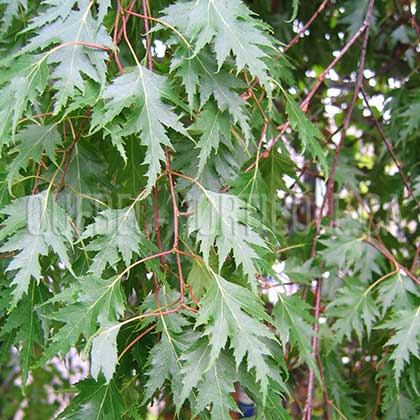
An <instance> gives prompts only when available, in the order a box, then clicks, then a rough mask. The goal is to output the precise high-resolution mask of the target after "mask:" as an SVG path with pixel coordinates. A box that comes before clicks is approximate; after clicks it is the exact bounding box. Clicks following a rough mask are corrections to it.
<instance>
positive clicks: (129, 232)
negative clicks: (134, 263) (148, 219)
mask: <svg viewBox="0 0 420 420" xmlns="http://www.w3.org/2000/svg"><path fill="white" fill-rule="evenodd" d="M88 238H94V239H93V240H91V241H90V242H89V243H88V245H87V246H86V247H85V249H86V250H87V251H95V252H96V254H95V256H94V258H93V261H92V264H91V266H90V268H89V272H90V273H94V274H96V275H98V276H101V275H102V273H103V271H104V270H105V268H106V267H107V265H110V266H111V267H113V268H114V269H115V267H116V264H117V263H118V262H119V261H120V260H121V259H122V260H123V261H124V263H125V265H126V266H128V265H129V264H130V262H131V259H132V256H133V254H138V253H139V245H140V244H141V243H142V241H143V240H144V236H143V235H142V233H141V232H140V229H139V226H138V222H137V218H136V214H135V210H134V208H133V207H127V208H124V209H116V210H111V209H108V210H104V211H102V212H100V213H99V214H98V215H97V216H96V217H95V221H94V222H93V223H92V224H90V225H89V226H87V227H86V229H85V230H84V232H83V234H82V236H81V239H88Z"/></svg>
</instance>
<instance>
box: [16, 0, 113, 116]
mask: <svg viewBox="0 0 420 420" xmlns="http://www.w3.org/2000/svg"><path fill="white" fill-rule="evenodd" d="M73 3H74V2H73ZM79 3H80V4H79V6H80V10H77V11H71V12H69V11H68V8H67V7H62V9H60V11H57V13H55V14H57V15H59V16H62V15H63V16H65V18H62V17H57V19H56V20H55V21H54V22H52V23H50V24H46V25H43V26H42V27H41V29H40V30H39V33H38V35H37V36H36V37H34V38H33V39H32V40H31V41H30V42H29V44H28V45H27V46H26V47H25V48H23V50H22V51H21V53H27V52H31V51H34V50H36V49H39V48H40V49H45V48H47V47H49V46H50V45H51V44H57V43H58V44H60V46H59V47H57V48H54V49H50V51H48V53H47V55H45V57H46V59H47V60H48V62H49V63H52V64H55V67H54V70H53V72H52V74H51V77H52V79H53V80H55V82H54V84H53V87H54V89H55V90H56V91H57V92H56V94H55V100H56V102H55V105H54V112H55V113H58V112H59V111H60V110H61V109H62V107H63V106H65V105H66V104H67V101H68V99H69V98H72V97H74V96H75V95H76V93H77V90H79V91H80V92H82V93H83V92H84V91H85V81H84V79H83V77H82V76H83V75H86V76H88V77H90V78H91V79H92V80H95V81H96V82H98V83H100V84H101V85H102V86H103V85H104V84H105V75H106V61H107V59H108V53H107V51H104V50H101V49H98V48H92V47H88V46H85V45H80V44H79V45H78V44H77V43H87V44H90V45H99V46H101V47H104V48H109V49H112V48H113V42H112V39H111V37H110V36H109V35H108V33H107V32H106V30H105V28H104V27H103V26H102V25H99V24H98V22H97V21H95V19H94V18H93V17H92V13H91V10H90V9H91V6H92V3H89V2H86V1H84V2H79ZM53 18H54V16H53V17H52V19H53ZM52 19H51V20H52ZM36 26H40V25H38V24H37V25H36ZM76 89H77V90H76Z"/></svg>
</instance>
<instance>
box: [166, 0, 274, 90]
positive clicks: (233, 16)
mask: <svg viewBox="0 0 420 420" xmlns="http://www.w3.org/2000/svg"><path fill="white" fill-rule="evenodd" d="M163 14H164V16H163V19H164V20H165V21H166V22H168V23H169V24H171V25H172V26H174V27H175V28H177V29H178V30H179V31H180V32H181V33H183V34H184V35H185V36H186V37H187V38H188V39H189V40H191V42H192V43H193V44H194V54H198V53H199V52H200V51H201V50H202V49H203V48H204V47H205V46H206V45H207V44H211V45H212V47H213V49H214V52H215V53H216V59H217V63H218V66H219V69H220V68H221V67H222V65H223V63H224V62H225V61H226V59H227V58H228V56H229V55H230V53H231V52H232V54H233V56H234V57H235V61H236V70H237V72H238V73H239V72H240V71H241V70H243V69H244V68H247V69H248V70H249V72H250V73H251V74H252V76H254V77H258V79H259V80H260V82H262V83H263V84H264V85H265V86H266V88H268V89H269V83H268V75H267V71H268V68H267V65H266V64H265V62H264V60H263V59H264V58H265V57H266V56H267V54H266V53H265V52H264V51H263V50H262V48H261V47H266V48H273V46H272V44H271V42H270V41H269V39H268V37H267V36H266V34H264V33H263V32H262V31H261V30H260V28H259V26H260V24H259V22H258V21H257V20H255V19H254V18H252V17H251V11H250V10H249V9H248V8H247V7H246V6H245V5H244V4H243V2H242V1H239V0H198V1H189V2H185V3H181V2H178V3H176V4H174V5H172V6H169V7H168V8H166V9H165V10H164V12H163Z"/></svg>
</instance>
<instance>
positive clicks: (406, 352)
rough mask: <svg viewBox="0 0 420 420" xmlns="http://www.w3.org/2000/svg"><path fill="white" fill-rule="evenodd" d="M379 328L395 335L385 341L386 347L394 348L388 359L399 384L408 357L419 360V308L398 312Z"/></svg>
mask: <svg viewBox="0 0 420 420" xmlns="http://www.w3.org/2000/svg"><path fill="white" fill-rule="evenodd" d="M380 328H386V329H390V330H395V334H394V335H393V336H392V337H391V338H390V339H389V340H388V341H387V343H386V346H395V347H393V350H392V352H391V356H390V359H391V360H394V370H395V382H396V383H397V385H398V384H399V382H400V378H401V373H402V371H403V369H404V366H405V365H406V363H408V361H409V360H410V355H413V356H415V357H417V358H420V353H419V344H418V343H419V340H420V306H419V307H417V308H411V309H408V310H407V309H402V310H400V311H398V313H397V314H396V315H395V317H394V318H393V319H392V320H390V321H387V322H385V323H384V324H383V325H382V326H381V327H380Z"/></svg>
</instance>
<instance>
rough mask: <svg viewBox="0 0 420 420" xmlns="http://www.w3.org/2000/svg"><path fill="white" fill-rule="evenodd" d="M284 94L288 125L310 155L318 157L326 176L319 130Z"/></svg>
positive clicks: (325, 161) (288, 96)
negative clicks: (294, 131) (295, 132)
mask: <svg viewBox="0 0 420 420" xmlns="http://www.w3.org/2000/svg"><path fill="white" fill-rule="evenodd" d="M285 95H286V99H287V103H286V113H287V116H288V117H289V121H290V126H291V127H292V128H293V130H296V131H297V132H298V134H299V138H300V140H301V142H302V144H303V146H304V148H305V149H306V148H308V149H309V152H310V153H311V155H312V156H313V157H314V158H316V159H318V161H319V164H320V165H321V168H322V170H323V172H324V174H325V177H326V178H328V173H329V168H328V164H327V160H326V158H325V155H324V152H323V150H322V147H321V145H320V143H319V141H320V140H322V138H323V136H322V133H321V131H319V128H318V127H316V126H314V125H313V124H312V123H311V122H310V121H309V120H308V119H307V118H306V115H305V114H304V112H303V111H302V110H301V109H300V108H299V105H298V104H297V103H296V101H295V100H294V99H293V98H292V97H291V96H290V95H289V94H288V93H285Z"/></svg>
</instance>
